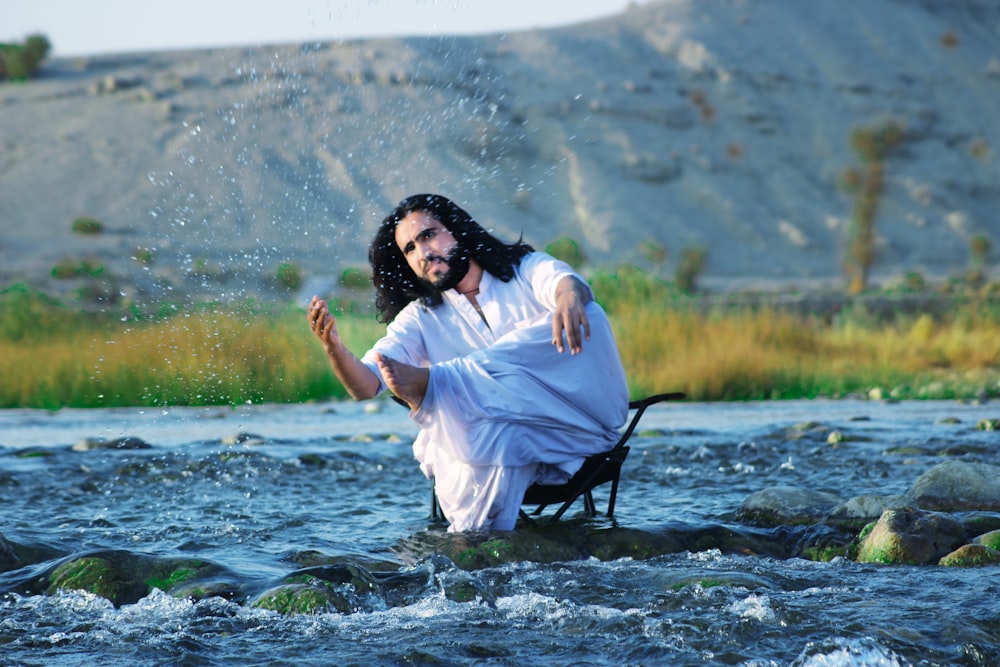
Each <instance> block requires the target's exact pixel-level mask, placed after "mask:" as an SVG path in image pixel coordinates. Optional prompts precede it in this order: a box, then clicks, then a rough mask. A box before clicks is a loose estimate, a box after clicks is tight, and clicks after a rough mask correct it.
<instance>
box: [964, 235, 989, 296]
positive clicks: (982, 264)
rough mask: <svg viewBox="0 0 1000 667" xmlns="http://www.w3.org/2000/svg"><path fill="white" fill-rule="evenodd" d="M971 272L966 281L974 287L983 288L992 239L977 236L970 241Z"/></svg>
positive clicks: (967, 274)
mask: <svg viewBox="0 0 1000 667" xmlns="http://www.w3.org/2000/svg"><path fill="white" fill-rule="evenodd" d="M969 253H970V254H971V258H970V259H969V270H968V271H967V272H966V280H967V281H968V282H969V284H970V285H972V286H974V287H979V286H981V285H982V284H983V283H984V282H985V280H986V256H987V255H988V254H989V253H990V239H989V238H988V237H987V236H985V235H983V234H977V235H976V236H973V237H972V238H971V239H969Z"/></svg>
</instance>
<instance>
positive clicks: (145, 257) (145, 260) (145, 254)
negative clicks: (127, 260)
mask: <svg viewBox="0 0 1000 667" xmlns="http://www.w3.org/2000/svg"><path fill="white" fill-rule="evenodd" d="M132 259H134V260H135V261H136V262H138V263H139V264H152V263H153V251H152V250H150V249H149V248H143V247H139V248H136V249H135V250H133V251H132Z"/></svg>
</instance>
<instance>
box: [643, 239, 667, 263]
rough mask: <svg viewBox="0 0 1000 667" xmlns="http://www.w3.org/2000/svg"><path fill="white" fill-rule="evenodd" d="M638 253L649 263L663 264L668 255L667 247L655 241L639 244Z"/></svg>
mask: <svg viewBox="0 0 1000 667" xmlns="http://www.w3.org/2000/svg"><path fill="white" fill-rule="evenodd" d="M639 254H641V255H642V256H643V258H644V259H645V260H646V261H647V262H649V263H650V264H663V263H664V262H665V261H667V256H668V253H667V249H666V248H664V247H663V246H662V245H660V244H659V243H657V242H656V241H646V242H645V243H641V244H639Z"/></svg>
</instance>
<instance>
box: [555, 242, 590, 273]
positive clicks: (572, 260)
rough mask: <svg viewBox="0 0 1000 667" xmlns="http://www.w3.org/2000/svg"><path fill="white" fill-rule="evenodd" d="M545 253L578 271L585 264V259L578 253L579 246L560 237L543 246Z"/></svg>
mask: <svg viewBox="0 0 1000 667" xmlns="http://www.w3.org/2000/svg"><path fill="white" fill-rule="evenodd" d="M545 252H547V253H549V254H550V255H552V256H553V257H555V258H556V259H561V260H562V261H564V262H566V263H567V264H569V265H570V266H572V267H573V268H574V269H579V268H580V267H581V266H583V265H584V264H586V263H587V258H586V257H584V255H583V253H582V252H581V251H580V246H579V245H577V242H576V241H574V240H573V239H571V238H567V237H565V236H562V237H560V238H558V239H556V240H555V241H553V242H552V243H550V244H548V245H547V246H545Z"/></svg>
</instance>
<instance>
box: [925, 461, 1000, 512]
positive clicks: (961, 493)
mask: <svg viewBox="0 0 1000 667" xmlns="http://www.w3.org/2000/svg"><path fill="white" fill-rule="evenodd" d="M907 496H909V498H910V499H911V500H913V502H914V503H916V504H917V505H918V506H919V507H921V508H923V509H928V510H936V511H939V512H965V511H972V510H981V511H988V512H996V511H1000V466H995V465H991V464H989V463H973V462H969V461H945V462H944V463H940V464H938V465H936V466H934V467H933V468H931V469H930V470H928V471H927V472H925V473H924V474H923V475H921V476H920V477H919V478H917V481H916V482H914V483H913V486H912V487H910V490H909V492H908V493H907Z"/></svg>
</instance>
